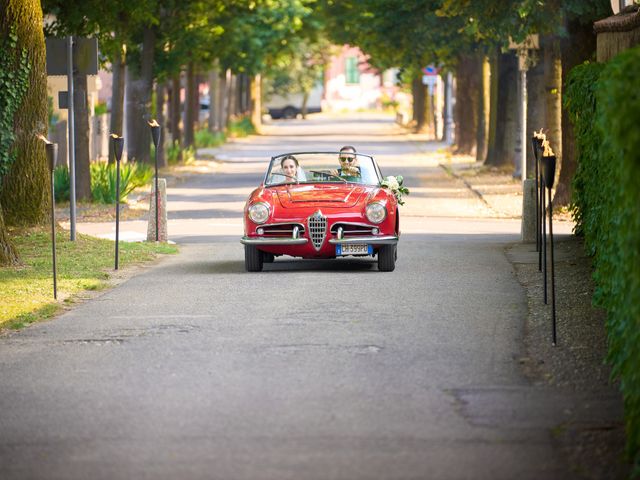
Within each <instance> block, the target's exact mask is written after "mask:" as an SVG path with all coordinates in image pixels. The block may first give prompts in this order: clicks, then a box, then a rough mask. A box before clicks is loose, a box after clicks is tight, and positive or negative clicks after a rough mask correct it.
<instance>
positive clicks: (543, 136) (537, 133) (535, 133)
mask: <svg viewBox="0 0 640 480" xmlns="http://www.w3.org/2000/svg"><path fill="white" fill-rule="evenodd" d="M533 136H534V138H539V139H540V140H546V139H547V136H546V135H545V134H544V133H542V128H541V129H540V131H539V132H536V131H535V130H534V131H533Z"/></svg>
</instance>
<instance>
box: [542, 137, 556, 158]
mask: <svg viewBox="0 0 640 480" xmlns="http://www.w3.org/2000/svg"><path fill="white" fill-rule="evenodd" d="M542 148H543V149H544V152H542V156H543V157H553V156H555V154H554V153H553V150H552V149H551V144H550V143H549V140H546V139H545V140H543V141H542Z"/></svg>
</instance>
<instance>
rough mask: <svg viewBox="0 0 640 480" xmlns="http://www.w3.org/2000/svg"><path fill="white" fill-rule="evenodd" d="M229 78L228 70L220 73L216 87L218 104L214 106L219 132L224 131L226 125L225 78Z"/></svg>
mask: <svg viewBox="0 0 640 480" xmlns="http://www.w3.org/2000/svg"><path fill="white" fill-rule="evenodd" d="M228 76H229V70H224V71H220V84H219V86H218V104H217V106H216V117H217V118H218V120H217V124H218V129H219V130H220V131H224V129H225V127H226V125H227V101H228V94H229V92H228V90H229V83H228V81H227V78H228Z"/></svg>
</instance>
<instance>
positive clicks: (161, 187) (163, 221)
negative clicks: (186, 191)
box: [147, 178, 169, 242]
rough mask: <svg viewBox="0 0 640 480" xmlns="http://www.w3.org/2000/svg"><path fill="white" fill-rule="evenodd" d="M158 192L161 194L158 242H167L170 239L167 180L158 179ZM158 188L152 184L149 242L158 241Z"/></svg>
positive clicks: (159, 200) (148, 227)
mask: <svg viewBox="0 0 640 480" xmlns="http://www.w3.org/2000/svg"><path fill="white" fill-rule="evenodd" d="M158 192H159V193H160V195H159V199H158V204H159V205H158V206H159V209H158V219H159V223H160V225H159V228H158V241H160V242H166V241H167V240H168V239H169V237H168V234H167V180H166V179H164V178H159V179H158ZM155 199H156V188H155V185H154V184H152V187H151V196H150V197H149V224H148V225H147V242H155V241H156V205H155V203H156V202H155Z"/></svg>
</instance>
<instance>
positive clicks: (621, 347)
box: [565, 47, 640, 476]
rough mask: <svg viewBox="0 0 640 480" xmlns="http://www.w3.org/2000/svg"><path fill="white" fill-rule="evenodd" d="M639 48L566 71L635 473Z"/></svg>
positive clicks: (639, 358)
mask: <svg viewBox="0 0 640 480" xmlns="http://www.w3.org/2000/svg"><path fill="white" fill-rule="evenodd" d="M638 78H640V47H635V48H633V49H630V50H627V51H625V52H623V53H621V54H620V55H618V56H617V57H615V58H614V59H612V60H611V61H610V62H609V63H608V64H607V65H605V66H602V65H592V64H585V65H582V66H579V67H576V68H575V69H573V70H572V71H571V73H570V79H569V88H568V89H567V92H566V97H567V99H566V102H565V106H566V107H567V109H568V110H569V112H570V115H571V118H572V121H573V123H574V125H575V126H576V137H577V143H578V150H579V156H578V170H577V171H576V175H575V177H574V198H573V210H574V218H575V219H576V222H577V228H578V231H579V232H582V233H583V234H584V237H585V245H586V246H587V249H588V251H589V253H591V254H592V255H593V260H594V262H593V263H594V279H595V282H596V292H595V295H594V301H595V303H596V304H597V305H600V306H602V307H604V308H605V309H606V310H607V325H606V326H607V335H608V345H609V355H608V360H609V362H610V363H611V364H612V366H613V375H614V376H615V377H616V378H618V379H619V380H620V388H621V390H622V395H623V398H624V406H625V408H624V410H625V424H626V429H627V452H628V454H629V456H630V458H631V459H632V461H633V463H634V475H635V476H640V213H639V206H640V131H639V130H638V128H637V125H638V124H640V95H638V88H637V79H638Z"/></svg>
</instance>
